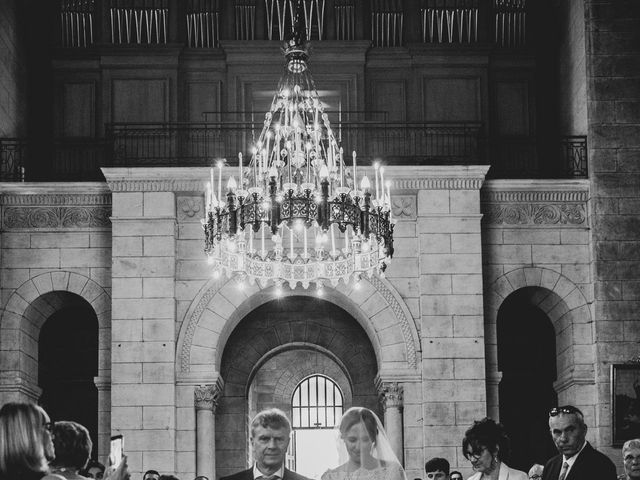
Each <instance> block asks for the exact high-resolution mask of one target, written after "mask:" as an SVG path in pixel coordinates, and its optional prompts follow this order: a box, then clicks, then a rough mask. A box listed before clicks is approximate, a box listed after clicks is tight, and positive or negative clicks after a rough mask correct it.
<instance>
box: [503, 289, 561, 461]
mask: <svg viewBox="0 0 640 480" xmlns="http://www.w3.org/2000/svg"><path fill="white" fill-rule="evenodd" d="M549 293H550V292H547V291H545V290H544V289H542V288H539V287H525V288H521V289H520V290H517V291H515V292H513V293H512V294H510V295H509V296H508V297H507V298H506V299H505V301H504V302H503V303H502V305H501V306H500V309H499V310H498V318H497V341H498V370H499V371H500V372H501V373H502V379H501V381H500V385H499V390H498V392H499V393H498V394H499V409H500V410H499V411H500V421H501V423H502V424H503V425H504V426H505V429H506V430H507V433H508V435H509V438H510V439H511V449H512V452H511V458H510V460H509V461H508V463H509V465H510V466H512V467H514V468H518V469H521V470H525V471H528V469H529V468H530V467H531V465H532V464H534V463H541V464H543V465H544V463H545V462H546V460H547V459H548V458H550V457H551V456H553V455H555V454H556V453H557V452H556V449H555V447H554V445H553V442H552V441H551V437H550V435H549V428H548V423H547V422H548V411H549V409H550V408H551V407H553V406H554V405H556V404H557V401H558V397H557V394H556V392H555V390H554V388H553V382H554V381H555V380H556V378H557V372H556V334H555V330H554V327H553V324H552V323H551V321H550V319H549V317H548V316H547V315H546V313H545V312H544V311H543V310H542V309H540V308H539V307H538V306H537V301H539V299H540V295H543V296H544V295H547V294H549ZM536 300H537V301H536Z"/></svg>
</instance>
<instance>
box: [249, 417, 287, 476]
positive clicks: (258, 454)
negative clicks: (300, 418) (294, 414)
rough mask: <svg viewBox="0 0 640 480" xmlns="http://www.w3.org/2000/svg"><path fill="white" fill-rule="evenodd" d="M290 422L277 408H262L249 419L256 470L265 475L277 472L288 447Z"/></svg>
mask: <svg viewBox="0 0 640 480" xmlns="http://www.w3.org/2000/svg"><path fill="white" fill-rule="evenodd" d="M290 433H291V422H290V421H289V419H288V418H287V415H286V414H285V413H284V412H283V411H282V410H279V409H277V408H271V409H269V410H263V411H262V412H260V413H258V414H257V415H256V416H255V417H254V418H253V420H252V421H251V447H252V450H253V457H254V459H255V462H256V466H257V467H258V470H260V472H262V473H263V474H265V475H271V474H273V473H275V472H277V471H278V470H279V469H280V467H281V466H282V465H283V463H284V458H285V454H286V453H287V448H288V447H289V434H290Z"/></svg>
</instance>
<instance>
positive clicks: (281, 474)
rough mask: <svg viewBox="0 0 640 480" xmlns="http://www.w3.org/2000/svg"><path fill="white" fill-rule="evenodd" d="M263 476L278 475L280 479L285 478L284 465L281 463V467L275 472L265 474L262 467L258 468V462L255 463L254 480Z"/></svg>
mask: <svg viewBox="0 0 640 480" xmlns="http://www.w3.org/2000/svg"><path fill="white" fill-rule="evenodd" d="M261 477H265V478H266V477H274V478H275V477H278V478H280V479H282V478H284V465H281V466H280V468H279V469H278V470H276V471H275V472H273V473H272V474H271V475H265V474H264V473H262V472H261V471H260V469H259V468H258V464H257V463H254V464H253V480H256V479H258V478H261Z"/></svg>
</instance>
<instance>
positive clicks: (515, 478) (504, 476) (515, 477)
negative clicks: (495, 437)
mask: <svg viewBox="0 0 640 480" xmlns="http://www.w3.org/2000/svg"><path fill="white" fill-rule="evenodd" d="M481 477H482V472H476V473H474V474H473V475H471V476H470V477H469V478H468V479H467V480H479V479H480V478H481ZM498 480H529V476H528V475H527V474H526V473H524V472H523V471H522V470H516V469H515V468H511V467H509V466H508V465H507V464H506V463H504V462H502V463H501V464H500V472H498Z"/></svg>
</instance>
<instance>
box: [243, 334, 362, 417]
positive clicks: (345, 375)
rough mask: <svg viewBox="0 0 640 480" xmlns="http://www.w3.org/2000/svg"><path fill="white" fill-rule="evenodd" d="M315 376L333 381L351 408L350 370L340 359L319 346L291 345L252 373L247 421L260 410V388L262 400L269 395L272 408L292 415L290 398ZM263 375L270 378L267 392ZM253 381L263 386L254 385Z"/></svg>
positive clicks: (272, 354) (346, 404) (270, 356)
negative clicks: (297, 389)
mask: <svg viewBox="0 0 640 480" xmlns="http://www.w3.org/2000/svg"><path fill="white" fill-rule="evenodd" d="M263 369H264V371H263ZM316 374H320V375H325V376H327V377H329V378H331V380H332V381H334V382H335V383H336V384H337V385H338V387H339V388H340V390H341V391H342V394H343V405H345V406H346V407H348V406H351V403H352V398H353V392H352V386H351V382H352V380H351V377H350V375H349V372H348V370H347V367H346V366H345V365H344V364H342V362H341V361H340V359H338V358H337V357H336V356H335V355H334V354H333V353H332V352H329V351H327V350H326V349H323V348H320V347H317V346H313V345H308V344H302V343H298V344H289V345H287V346H285V347H283V348H279V349H274V351H272V352H269V354H268V355H265V356H264V358H263V359H262V360H261V361H260V362H258V364H256V366H255V368H254V369H253V371H252V372H251V375H250V377H249V381H248V385H247V390H248V391H247V395H246V396H247V398H249V406H248V418H252V417H253V416H254V415H255V414H256V413H257V411H258V401H257V398H256V393H257V388H259V395H260V397H263V398H264V397H265V396H269V397H270V402H271V404H272V405H273V406H276V407H278V408H281V409H282V410H284V411H286V412H290V406H291V399H292V396H293V392H294V390H295V389H296V387H297V386H298V384H299V383H300V382H301V381H302V380H304V379H305V378H306V377H308V376H310V375H316ZM263 376H268V377H270V381H269V382H268V390H266V389H265V386H267V385H265V384H264V382H263V381H262V378H261V377H263ZM254 380H256V381H257V382H258V383H260V384H261V385H260V386H256V385H254V383H255V382H254ZM256 387H257V388H256ZM252 390H253V392H252ZM346 407H345V408H346Z"/></svg>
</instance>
